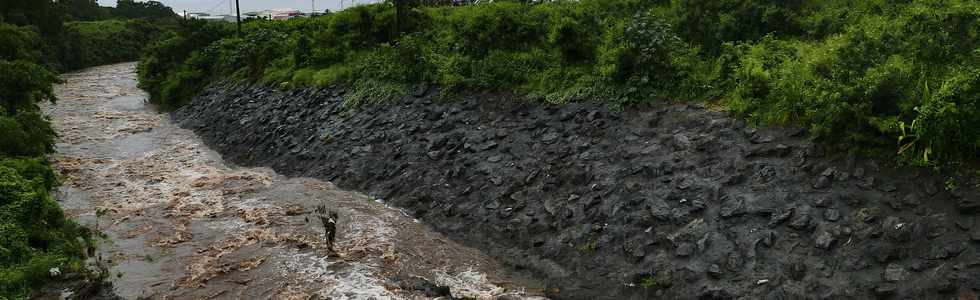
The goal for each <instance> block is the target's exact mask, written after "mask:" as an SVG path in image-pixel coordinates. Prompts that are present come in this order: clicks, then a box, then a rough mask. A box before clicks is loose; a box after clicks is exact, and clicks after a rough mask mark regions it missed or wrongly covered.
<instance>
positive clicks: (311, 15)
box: [310, 0, 316, 17]
mask: <svg viewBox="0 0 980 300" xmlns="http://www.w3.org/2000/svg"><path fill="white" fill-rule="evenodd" d="M310 2H313V10H311V11H310V17H313V16H315V15H316V0H313V1H310Z"/></svg>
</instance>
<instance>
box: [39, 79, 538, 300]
mask: <svg viewBox="0 0 980 300" xmlns="http://www.w3.org/2000/svg"><path fill="white" fill-rule="evenodd" d="M135 66H136V65H135V63H126V64H117V65H110V66H102V67H97V68H92V69H87V70H84V71H81V72H77V73H71V74H65V75H64V76H63V78H64V79H65V83H63V84H61V85H59V86H57V88H56V92H57V95H58V102H57V104H54V105H47V106H45V107H44V110H45V111H46V112H47V113H48V114H49V115H50V116H51V117H52V120H53V122H54V125H55V128H56V130H57V131H58V133H59V135H60V137H59V142H58V146H57V153H56V154H54V155H52V161H53V162H54V163H55V165H56V167H57V169H58V170H60V172H61V173H62V175H63V186H62V187H61V188H60V190H59V191H58V193H57V195H56V197H57V199H58V200H59V201H60V203H61V205H62V206H63V208H64V209H65V211H66V213H67V214H68V215H70V216H71V217H72V218H74V219H75V220H77V221H78V222H80V223H82V224H84V225H86V226H88V227H90V228H93V229H97V230H99V231H101V232H103V233H104V237H102V238H100V239H99V244H100V246H99V249H100V250H99V252H100V254H99V255H100V256H101V259H102V261H104V262H106V264H107V265H108V266H109V267H110V269H111V276H110V277H111V280H112V283H113V286H114V287H113V288H114V292H115V293H116V294H117V295H119V296H121V297H123V298H126V299H136V298H151V299H188V298H190V299H204V298H207V299H215V298H217V299H239V298H247V299H255V298H263V299H264V298H275V299H312V298H320V299H419V298H433V297H438V296H440V295H442V296H445V291H444V290H445V287H448V288H449V290H450V291H451V294H452V296H454V297H469V298H477V299H493V298H498V297H501V296H518V297H528V295H535V294H537V293H536V292H535V289H533V288H527V287H528V286H534V284H533V283H529V282H528V281H527V280H516V279H513V278H514V277H512V276H507V275H505V274H506V272H505V271H504V270H505V268H504V267H503V266H502V265H501V264H500V263H499V262H497V261H495V260H494V259H492V258H490V257H487V256H486V255H484V254H482V253H480V252H479V251H477V250H474V249H472V248H468V247H464V246H462V245H459V244H457V243H455V242H453V241H451V240H449V239H447V238H446V237H445V236H443V235H441V234H439V233H436V232H434V231H433V230H432V229H431V228H429V227H428V226H427V225H425V224H423V223H420V222H418V221H417V220H414V219H412V218H411V217H409V216H408V215H406V214H404V213H403V212H402V211H400V210H398V209H395V208H391V207H388V206H386V205H385V204H384V203H383V202H382V201H381V200H377V199H372V198H370V197H368V196H365V195H362V194H358V193H354V192H349V191H344V190H340V189H338V188H336V187H335V186H334V185H332V184H331V183H329V182H323V181H320V180H315V179H309V178H286V177H284V176H281V175H278V174H276V173H275V172H274V171H272V170H270V169H267V168H242V167H236V166H233V165H230V164H228V163H226V162H224V161H223V160H222V158H221V157H220V156H219V155H218V154H217V153H215V152H214V151H212V150H211V149H208V148H207V147H206V146H204V144H203V143H202V142H201V140H200V139H199V138H198V137H197V136H196V135H195V134H194V133H193V132H191V131H189V130H185V129H181V128H179V127H177V126H176V125H175V124H173V123H172V122H171V120H170V118H169V116H168V115H167V114H164V113H160V112H158V111H157V110H155V109H154V108H153V107H152V106H151V105H149V104H147V101H146V99H147V95H146V94H145V93H144V92H143V91H141V90H140V89H139V88H138V87H137V83H136V73H135V70H134V69H135ZM318 206H322V207H325V208H327V209H329V210H333V211H336V212H337V213H338V214H339V216H340V217H339V222H338V225H337V228H338V229H337V243H336V250H337V251H336V253H335V254H332V253H331V252H330V251H328V250H327V246H326V242H325V238H324V229H323V227H322V224H321V223H320V221H319V219H318V218H317V214H316V213H315V211H314V210H315V208H316V207H318Z"/></svg>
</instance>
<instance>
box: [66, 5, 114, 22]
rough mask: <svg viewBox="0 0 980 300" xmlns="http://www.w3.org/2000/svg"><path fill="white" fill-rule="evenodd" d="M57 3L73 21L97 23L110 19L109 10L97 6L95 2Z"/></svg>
mask: <svg viewBox="0 0 980 300" xmlns="http://www.w3.org/2000/svg"><path fill="white" fill-rule="evenodd" d="M58 3H59V4H61V5H62V6H64V7H65V8H66V9H67V10H68V14H69V15H70V16H71V18H72V19H73V20H75V21H98V20H105V19H108V18H110V17H112V15H111V14H110V12H109V9H110V8H107V7H102V6H99V2H97V1H95V0H59V1H58Z"/></svg>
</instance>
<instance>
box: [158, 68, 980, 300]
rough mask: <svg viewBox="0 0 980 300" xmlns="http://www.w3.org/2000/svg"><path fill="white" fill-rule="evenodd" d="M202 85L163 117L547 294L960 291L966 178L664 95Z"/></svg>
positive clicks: (975, 207) (973, 215)
mask: <svg viewBox="0 0 980 300" xmlns="http://www.w3.org/2000/svg"><path fill="white" fill-rule="evenodd" d="M434 94H435V93H432V92H428V93H426V92H425V91H419V92H418V94H417V95H416V96H415V97H406V98H405V99H401V100H399V101H397V102H395V103H390V104H388V105H383V106H371V107H365V108H362V109H358V110H354V111H350V110H346V109H345V107H344V105H343V97H344V93H343V91H342V90H339V89H326V90H291V91H276V90H272V89H269V88H264V87H254V86H253V87H244V86H231V85H227V86H225V85H216V86H212V87H210V88H208V89H207V90H206V91H205V92H204V93H202V94H201V95H200V96H198V97H197V98H196V99H195V100H194V101H193V103H192V104H190V105H188V106H187V107H184V108H183V109H181V110H180V111H178V112H176V113H175V114H174V115H175V117H176V118H177V120H178V121H180V122H182V125H183V126H185V127H187V128H191V129H193V130H194V131H196V132H197V133H198V134H199V135H200V136H202V137H203V139H204V140H205V141H206V142H207V143H209V144H210V145H211V146H212V147H213V148H215V149H217V150H218V151H220V152H221V153H222V154H223V155H224V157H225V158H226V159H228V160H230V161H233V162H236V163H240V164H244V165H254V166H269V167H272V168H274V169H275V170H276V171H278V172H281V173H284V174H287V175H291V176H311V177H318V178H323V179H327V180H330V181H332V182H334V183H336V184H337V185H339V186H340V187H343V188H348V189H355V190H360V191H363V192H365V193H368V194H371V195H374V196H375V197H377V198H380V199H383V200H384V201H386V202H388V203H390V204H392V205H395V206H399V207H402V208H404V209H406V210H407V211H409V212H410V213H412V214H414V216H416V217H417V218H418V219H420V220H422V221H423V222H425V223H428V224H431V225H432V226H434V227H436V228H437V229H438V230H440V231H442V232H444V233H447V234H449V235H450V236H451V237H453V238H455V239H457V240H459V241H462V242H463V243H464V244H468V245H472V246H476V247H478V248H480V249H483V250H484V251H486V252H488V253H490V254H492V255H494V256H497V257H500V258H501V259H504V260H506V261H507V262H509V263H510V264H511V265H512V266H513V268H514V269H517V270H527V271H528V272H531V273H532V274H534V276H536V277H539V278H542V279H543V280H545V281H546V282H548V284H549V287H548V291H549V292H550V293H551V295H550V296H552V297H555V298H572V299H587V298H610V299H612V298H615V299H623V298H650V297H662V298H671V299H673V298H681V299H684V298H701V299H734V298H744V299H763V298H764V299H806V298H816V299H840V298H873V297H881V298H899V299H976V295H977V294H978V290H980V217H978V213H980V199H978V193H977V192H976V188H975V185H976V183H975V182H968V181H965V180H963V179H959V180H950V179H949V178H947V177H944V176H940V175H936V174H932V173H931V172H928V171H926V170H921V169H909V168H896V167H894V166H890V164H887V163H882V162H876V161H873V160H865V159H861V158H855V157H847V156H844V155H842V154H839V153H828V151H827V150H825V149H824V147H822V146H821V145H819V144H814V143H812V142H810V141H808V140H807V139H806V138H805V133H804V132H802V131H800V130H793V129H765V130H760V129H754V128H751V127H747V126H745V125H744V124H743V123H741V122H737V121H734V120H732V119H730V118H728V117H726V116H725V114H724V113H719V112H712V111H710V110H707V109H704V108H701V107H697V106H691V105H684V104H663V105H653V106H645V107H630V108H627V109H625V110H623V111H614V110H610V109H607V108H605V107H604V106H602V105H596V104H567V105H561V106H551V105H544V104H528V103H527V102H522V101H518V100H516V99H513V97H509V96H502V95H497V94H482V95H481V94H475V95H468V96H465V97H462V99H460V100H458V101H452V102H442V101H439V100H436V99H437V97H436V96H435V95H434Z"/></svg>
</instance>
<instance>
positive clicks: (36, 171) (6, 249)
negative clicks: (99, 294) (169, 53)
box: [0, 0, 177, 299]
mask: <svg viewBox="0 0 980 300" xmlns="http://www.w3.org/2000/svg"><path fill="white" fill-rule="evenodd" d="M134 6H137V7H143V6H145V4H140V5H134ZM158 10H159V9H158V8H156V7H150V8H145V9H143V10H142V11H145V12H146V14H150V15H153V13H151V12H154V11H158ZM167 10H168V11H169V9H167ZM113 11H114V10H113V9H110V8H100V7H98V5H97V4H96V3H95V1H84V0H76V1H58V2H52V1H33V0H32V1H16V0H15V1H2V2H0V299H26V298H30V297H31V296H32V292H33V291H34V290H35V289H36V288H38V287H40V286H43V285H44V284H46V283H49V282H51V281H57V280H64V278H63V276H67V275H68V274H76V275H77V274H82V275H88V274H90V271H89V270H88V269H87V268H86V267H85V263H84V260H85V258H86V253H87V252H89V251H92V247H93V245H94V244H93V242H92V235H91V233H90V232H89V230H88V229H86V228H84V227H82V226H79V225H78V224H76V223H75V222H73V221H71V220H69V219H67V218H65V216H64V214H63V212H62V210H61V208H60V207H59V206H58V203H57V202H55V201H54V199H52V198H51V196H50V192H51V191H52V190H53V189H54V188H56V187H57V184H58V180H57V177H56V175H55V173H54V171H53V170H52V169H51V166H50V165H49V164H48V161H47V159H46V158H45V155H46V154H47V153H50V152H52V151H54V145H55V143H54V140H55V132H54V130H53V128H52V127H51V123H50V121H49V120H48V118H47V117H45V116H44V115H43V114H42V113H41V111H40V108H39V107H38V103H41V102H44V101H52V102H53V101H55V95H54V92H53V88H52V85H53V84H56V83H58V82H60V79H59V78H58V76H57V72H59V71H64V70H71V69H78V68H84V67H89V66H94V65H99V64H107V63H115V62H122V61H127V60H133V59H135V58H137V57H139V55H140V52H141V50H142V47H143V46H144V45H143V44H144V43H145V42H146V41H148V40H151V39H154V38H155V37H156V36H157V35H158V33H157V32H160V31H163V30H166V28H169V26H173V25H170V24H174V23H176V22H177V21H176V20H169V19H155V20H153V21H147V20H144V19H131V20H125V21H123V20H105V19H106V18H110V17H112V16H113ZM130 11H133V10H130ZM135 11H136V12H129V13H127V14H130V15H133V14H135V15H139V14H141V13H140V11H141V10H140V8H137V9H135ZM170 14H171V15H172V12H171V13H170ZM153 16H157V17H158V16H159V14H157V15H153ZM69 20H88V21H89V22H68V23H64V22H65V21H69ZM94 20H100V21H94ZM55 268H56V269H57V272H54V273H60V274H64V275H61V276H62V278H59V277H56V276H54V275H52V271H51V270H53V269H55Z"/></svg>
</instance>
